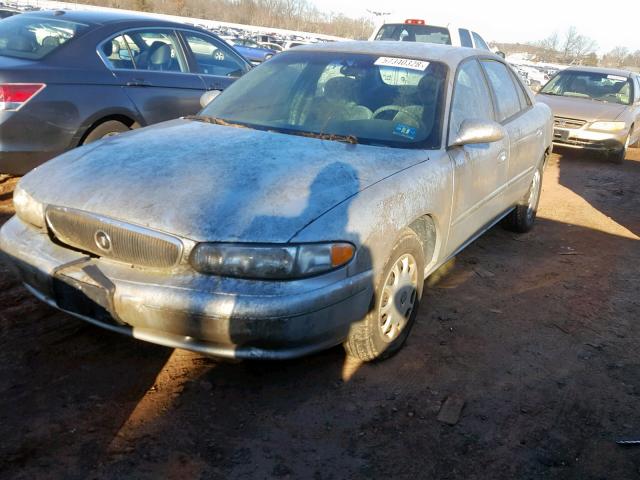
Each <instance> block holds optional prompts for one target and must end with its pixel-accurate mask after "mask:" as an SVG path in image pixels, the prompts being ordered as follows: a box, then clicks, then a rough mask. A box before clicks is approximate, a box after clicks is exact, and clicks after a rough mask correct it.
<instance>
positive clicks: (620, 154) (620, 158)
mask: <svg viewBox="0 0 640 480" xmlns="http://www.w3.org/2000/svg"><path fill="white" fill-rule="evenodd" d="M630 144H631V132H629V135H627V139H626V140H625V142H624V146H623V147H622V150H618V151H617V152H614V153H613V154H612V155H611V158H612V160H613V161H614V162H615V163H622V162H624V159H625V158H626V156H627V150H628V149H629V147H630Z"/></svg>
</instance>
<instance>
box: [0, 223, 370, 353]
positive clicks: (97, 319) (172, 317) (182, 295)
mask: <svg viewBox="0 0 640 480" xmlns="http://www.w3.org/2000/svg"><path fill="white" fill-rule="evenodd" d="M0 249H1V250H2V251H3V252H4V256H5V258H6V259H7V262H8V263H9V265H10V266H11V267H12V268H13V270H15V271H16V273H17V274H18V275H19V277H20V278H21V280H22V281H23V283H24V285H25V286H26V287H27V288H28V289H29V290H30V291H31V292H32V293H33V294H34V295H36V296H37V297H38V298H40V299H41V300H44V301H45V302H47V303H49V304H50V305H52V306H54V307H56V308H59V309H61V310H64V311H66V312H68V313H70V314H72V315H75V316H76V317H79V318H82V319H83V320H86V321H88V322H91V323H93V324H96V325H99V326H101V327H104V328H107V329H109V330H113V331H116V332H120V333H123V334H126V335H129V336H132V337H135V338H138V339H141V340H146V341H149V342H152V343H157V344H160V345H165V346H168V347H173V348H184V349H188V350H193V351H197V352H201V353H204V354H207V355H214V356H222V357H233V358H262V359H287V358H295V357H300V356H303V355H307V354H309V353H312V352H315V351H319V350H323V349H326V348H329V347H332V346H334V345H337V344H339V343H341V342H342V341H343V340H344V339H345V338H346V336H347V334H348V332H349V328H350V325H351V324H352V323H353V322H356V321H359V320H360V319H362V318H363V317H364V316H365V315H366V314H367V312H368V310H369V307H370V303H371V298H372V295H373V287H372V284H373V282H372V278H373V275H372V272H370V271H368V272H364V273H360V274H357V275H354V276H350V277H347V276H346V275H345V272H344V271H337V272H332V273H330V274H327V275H323V276H320V277H314V278H309V279H305V280H296V281H290V282H263V281H250V280H239V279H229V278H220V277H212V276H207V275H201V274H197V273H195V272H193V271H191V270H188V269H186V268H185V269H183V270H175V271H172V272H160V271H148V270H142V269H138V268H133V267H131V266H130V265H124V264H121V263H116V262H111V261H106V260H104V259H96V258H91V257H89V256H87V255H85V254H83V253H81V252H76V251H74V250H70V249H67V248H63V247H61V246H59V245H57V244H55V243H53V242H52V241H51V240H50V239H49V236H48V235H47V234H46V233H45V232H41V231H39V230H37V229H35V228H33V227H31V226H27V225H26V224H24V223H23V222H22V221H21V220H19V219H18V218H17V217H14V218H12V219H11V220H9V221H8V222H7V223H5V225H4V226H3V227H2V229H0Z"/></svg>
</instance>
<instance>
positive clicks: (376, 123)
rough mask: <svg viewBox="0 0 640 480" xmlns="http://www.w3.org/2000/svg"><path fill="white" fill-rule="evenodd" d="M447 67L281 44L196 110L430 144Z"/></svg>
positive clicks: (274, 126)
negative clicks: (286, 49)
mask: <svg viewBox="0 0 640 480" xmlns="http://www.w3.org/2000/svg"><path fill="white" fill-rule="evenodd" d="M446 74H447V68H446V66H445V65H444V64H443V63H440V62H429V61H424V60H415V59H406V58H395V57H384V56H376V55H365V54H354V53H334V52H309V51H307V52H287V53H283V54H279V55H277V56H275V57H274V58H273V59H272V60H270V61H269V62H267V63H265V64H263V65H262V66H260V67H258V68H256V69H254V70H253V71H251V72H249V73H248V74H247V75H245V76H244V77H242V78H241V79H239V80H238V81H236V82H235V83H234V84H233V85H232V86H230V87H229V88H227V89H226V90H225V91H224V92H223V93H222V94H221V95H220V96H219V97H218V98H216V99H215V100H214V101H213V102H212V103H211V104H209V105H208V106H207V107H206V108H205V109H204V110H203V111H202V112H201V114H200V117H201V118H207V117H208V119H209V120H210V121H211V120H213V121H216V123H219V122H223V123H225V124H236V125H238V124H239V125H243V126H248V127H251V128H256V129H263V130H272V131H278V132H282V133H289V134H294V135H296V134H297V135H304V136H319V137H321V138H325V139H329V140H338V141H341V140H342V141H349V142H350V143H356V142H357V143H364V144H373V145H385V146H391V147H399V148H428V149H437V148H439V147H440V141H441V131H442V117H443V103H444V96H445V85H446Z"/></svg>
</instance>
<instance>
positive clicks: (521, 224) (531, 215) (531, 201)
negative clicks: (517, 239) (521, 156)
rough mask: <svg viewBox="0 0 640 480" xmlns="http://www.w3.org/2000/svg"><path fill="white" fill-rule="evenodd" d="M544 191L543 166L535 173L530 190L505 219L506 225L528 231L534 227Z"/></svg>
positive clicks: (524, 231) (523, 231) (515, 229)
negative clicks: (541, 194) (541, 193)
mask: <svg viewBox="0 0 640 480" xmlns="http://www.w3.org/2000/svg"><path fill="white" fill-rule="evenodd" d="M541 191H542V167H541V166H540V167H538V168H537V169H536V171H535V172H534V174H533V179H532V180H531V185H530V186H529V190H528V191H527V193H526V194H525V196H524V198H523V199H522V200H521V201H520V203H518V205H516V208H514V209H513V211H512V212H511V213H510V214H509V215H507V217H506V218H505V219H504V226H505V227H506V228H507V229H509V230H511V231H514V232H518V233H526V232H528V231H529V230H531V229H532V228H533V224H534V222H535V220H536V214H537V212H538V203H539V202H540V192H541Z"/></svg>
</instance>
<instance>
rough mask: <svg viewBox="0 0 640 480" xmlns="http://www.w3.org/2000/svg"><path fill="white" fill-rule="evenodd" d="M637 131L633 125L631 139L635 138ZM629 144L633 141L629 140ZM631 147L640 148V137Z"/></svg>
mask: <svg viewBox="0 0 640 480" xmlns="http://www.w3.org/2000/svg"><path fill="white" fill-rule="evenodd" d="M635 130H636V128H635V125H632V126H631V131H630V132H629V137H632V136H633V134H634V133H635ZM629 142H631V140H629ZM629 147H631V148H640V137H639V138H638V140H636V142H635V143H631V144H630V145H629Z"/></svg>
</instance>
